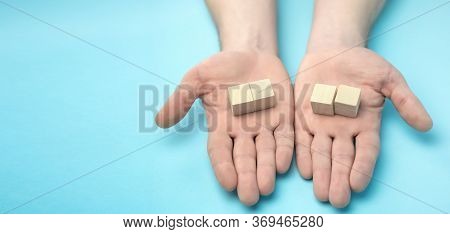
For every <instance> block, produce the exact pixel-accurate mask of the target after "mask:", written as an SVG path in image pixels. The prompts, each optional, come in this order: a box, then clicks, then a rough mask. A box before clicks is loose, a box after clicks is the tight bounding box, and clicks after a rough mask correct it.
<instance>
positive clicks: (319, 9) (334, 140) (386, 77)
mask: <svg viewBox="0 0 450 234" xmlns="http://www.w3.org/2000/svg"><path fill="white" fill-rule="evenodd" d="M382 6H383V1H379V0H374V1H360V0H326V1H325V0H316V2H315V11H314V21H313V26H312V31H311V35H310V39H309V42H308V49H307V54H306V55H305V57H304V59H303V61H302V62H301V65H300V68H299V72H298V75H297V78H296V82H295V88H294V92H295V102H296V103H295V108H296V109H295V112H296V113H295V138H296V160H297V165H298V169H299V171H300V174H301V175H302V176H303V177H304V178H305V179H311V178H312V179H313V186H314V194H315V196H316V197H317V199H319V200H320V201H329V202H330V203H331V204H332V205H333V206H335V207H338V208H342V207H345V206H347V205H348V203H349V201H350V196H351V191H354V192H361V191H363V190H364V189H365V188H366V187H367V185H368V183H369V182H370V180H371V178H372V173H373V170H374V167H375V163H376V160H377V155H378V153H379V148H380V136H379V134H380V122H381V112H382V109H383V105H384V100H385V98H389V99H391V101H392V102H393V104H394V106H395V108H396V109H397V111H398V112H399V113H400V115H401V116H402V117H403V119H404V120H405V121H406V122H407V123H408V124H409V125H411V126H412V127H414V128H416V129H417V130H419V131H427V130H429V129H430V128H431V127H432V120H431V118H430V116H429V115H428V113H427V112H426V110H425V109H424V107H423V105H422V104H421V103H420V101H419V99H418V98H417V97H416V96H415V95H414V94H413V93H412V91H411V90H410V89H409V87H408V85H407V84H406V81H405V79H404V78H403V76H402V74H401V73H400V72H399V71H398V70H397V69H396V68H395V67H394V66H393V65H392V64H390V63H389V62H387V61H386V60H384V59H383V58H382V57H381V56H379V55H377V54H376V53H374V52H373V51H371V50H369V49H367V48H365V47H366V43H365V41H366V39H367V36H368V32H369V30H370V26H371V25H372V23H373V21H374V19H375V18H376V16H377V14H378V12H379V10H380V9H381V8H382ZM315 83H323V84H331V85H339V84H346V85H350V86H354V87H360V88H361V89H362V93H361V105H360V110H359V114H358V116H357V118H347V117H342V116H332V117H330V116H322V115H316V114H314V113H313V112H312V109H311V105H310V103H309V98H308V97H310V95H311V89H312V87H313V86H312V85H309V84H315Z"/></svg>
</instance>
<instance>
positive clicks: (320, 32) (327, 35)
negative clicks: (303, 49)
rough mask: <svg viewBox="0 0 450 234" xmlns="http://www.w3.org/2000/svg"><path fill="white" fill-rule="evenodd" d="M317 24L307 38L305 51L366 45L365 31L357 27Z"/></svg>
mask: <svg viewBox="0 0 450 234" xmlns="http://www.w3.org/2000/svg"><path fill="white" fill-rule="evenodd" d="M333 27H334V26H331V25H328V26H323V27H322V26H317V27H315V28H313V29H312V31H311V35H310V38H309V40H308V46H307V51H308V52H317V51H322V50H328V49H331V48H342V49H348V48H353V47H366V46H367V43H366V40H367V34H368V33H367V32H365V31H364V30H361V29H358V28H352V27H349V26H346V27H337V26H336V27H334V28H333Z"/></svg>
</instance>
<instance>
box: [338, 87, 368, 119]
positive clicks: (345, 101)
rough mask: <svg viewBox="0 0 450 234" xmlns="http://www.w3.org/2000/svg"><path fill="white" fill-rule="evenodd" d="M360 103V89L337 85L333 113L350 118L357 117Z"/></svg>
mask: <svg viewBox="0 0 450 234" xmlns="http://www.w3.org/2000/svg"><path fill="white" fill-rule="evenodd" d="M360 102H361V89H360V88H354V87H350V86H347V85H339V86H338V89H337V94H336V98H335V99H334V112H335V113H336V114H337V115H342V116H346V117H350V118H355V117H356V116H357V115H358V110H359V104H360Z"/></svg>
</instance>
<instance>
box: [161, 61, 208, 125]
mask: <svg viewBox="0 0 450 234" xmlns="http://www.w3.org/2000/svg"><path fill="white" fill-rule="evenodd" d="M198 78H199V76H198V68H197V67H194V68H192V69H191V70H189V71H188V72H187V73H186V74H185V75H184V77H183V79H182V80H181V83H180V84H179V85H178V86H177V89H176V90H175V91H174V93H173V94H172V95H171V96H170V97H169V99H168V100H167V101H166V103H165V104H164V106H163V107H162V108H161V110H160V111H159V112H158V114H157V115H156V118H155V122H156V124H157V125H158V126H159V127H161V128H169V127H171V126H173V125H175V124H176V123H178V122H179V121H180V120H181V119H183V117H184V116H185V115H186V114H187V112H188V111H189V109H190V108H191V106H192V104H193V103H194V101H195V100H196V99H197V98H198V97H199V91H198V87H199V85H198V82H199V79H198Z"/></svg>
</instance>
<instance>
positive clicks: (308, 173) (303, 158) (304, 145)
mask: <svg viewBox="0 0 450 234" xmlns="http://www.w3.org/2000/svg"><path fill="white" fill-rule="evenodd" d="M312 139H313V137H312V136H311V134H309V133H308V132H307V131H306V130H305V129H304V128H303V126H302V123H301V122H299V121H295V153H296V158H297V167H298V170H299V172H300V175H301V176H302V177H303V178H305V179H307V180H309V179H311V178H312V174H313V172H312V158H311V142H312Z"/></svg>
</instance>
